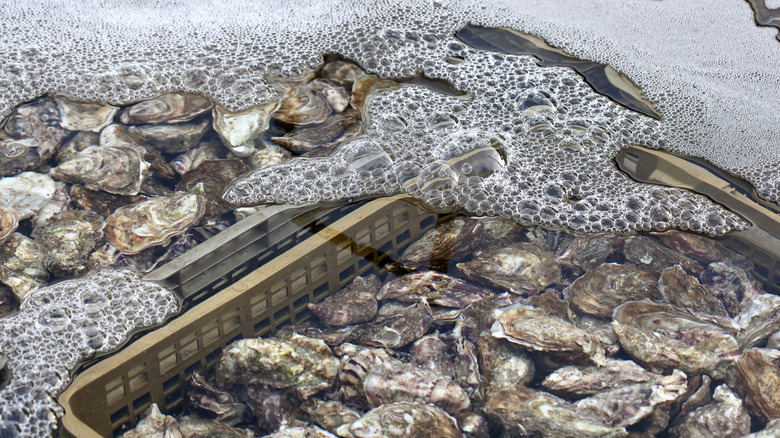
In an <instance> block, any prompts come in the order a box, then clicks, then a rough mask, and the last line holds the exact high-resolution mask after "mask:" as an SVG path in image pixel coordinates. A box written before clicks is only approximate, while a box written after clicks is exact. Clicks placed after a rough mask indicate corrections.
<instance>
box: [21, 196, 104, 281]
mask: <svg viewBox="0 0 780 438" xmlns="http://www.w3.org/2000/svg"><path fill="white" fill-rule="evenodd" d="M103 226H104V219H103V217H102V216H100V215H99V214H97V213H95V212H93V211H87V210H71V211H66V212H65V213H62V214H61V215H59V216H56V217H55V218H53V219H52V220H51V221H50V222H49V223H48V224H47V225H45V226H44V227H43V228H42V229H41V230H39V231H38V235H37V237H36V241H38V242H39V243H40V247H41V251H42V252H43V254H44V257H43V263H44V265H46V268H47V269H48V270H49V272H51V273H52V274H54V275H55V276H57V277H65V276H71V275H80V274H83V273H84V272H85V271H86V270H87V260H88V259H89V255H90V254H91V253H92V251H93V250H94V249H95V248H96V247H97V246H98V244H99V243H100V241H101V240H102V239H103Z"/></svg>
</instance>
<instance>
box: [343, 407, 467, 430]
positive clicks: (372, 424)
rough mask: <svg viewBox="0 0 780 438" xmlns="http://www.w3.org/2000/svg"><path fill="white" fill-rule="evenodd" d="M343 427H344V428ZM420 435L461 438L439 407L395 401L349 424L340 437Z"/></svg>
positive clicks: (455, 425)
mask: <svg viewBox="0 0 780 438" xmlns="http://www.w3.org/2000/svg"><path fill="white" fill-rule="evenodd" d="M345 429H346V428H345ZM379 431H381V433H382V437H383V438H406V437H423V436H430V435H431V434H432V433H435V434H436V436H437V437H440V438H461V437H462V436H463V434H462V433H461V432H460V430H459V429H458V422H457V421H455V419H454V418H452V417H451V416H449V415H448V414H447V413H446V412H444V411H443V410H441V409H439V408H437V407H435V406H432V405H429V404H425V403H414V402H396V403H389V404H386V405H382V406H379V407H377V408H374V409H372V410H370V411H368V412H366V413H365V414H363V416H362V417H360V419H359V420H357V421H355V422H354V423H352V424H351V425H350V426H349V428H348V429H346V430H345V432H348V433H349V434H350V435H346V434H344V433H339V435H340V436H352V437H354V438H373V437H376V436H377V433H379Z"/></svg>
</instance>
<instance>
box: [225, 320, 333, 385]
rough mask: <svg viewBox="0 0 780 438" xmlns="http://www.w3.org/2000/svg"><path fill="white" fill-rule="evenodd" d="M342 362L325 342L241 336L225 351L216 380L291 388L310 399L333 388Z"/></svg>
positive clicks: (292, 336) (310, 339)
mask: <svg viewBox="0 0 780 438" xmlns="http://www.w3.org/2000/svg"><path fill="white" fill-rule="evenodd" d="M338 371H339V361H338V359H336V358H335V357H334V356H333V353H332V352H331V351H330V349H329V348H328V346H327V345H325V343H324V342H322V341H320V340H317V339H312V338H307V337H305V336H300V335H298V334H292V335H291V336H290V338H289V339H284V340H278V339H262V338H260V339H241V340H238V341H236V342H234V343H233V344H231V345H230V346H229V347H228V348H226V349H225V351H224V352H223V353H222V356H220V359H219V365H218V368H217V382H218V383H219V384H220V385H222V386H226V385H232V384H238V385H258V384H259V385H268V386H270V387H272V388H289V389H291V390H293V391H295V392H296V393H297V394H298V395H299V396H300V397H301V398H308V397H310V396H312V395H313V394H316V393H317V392H319V391H321V390H323V389H326V388H328V387H330V386H331V385H332V384H333V382H334V380H335V379H336V374H337V373H338Z"/></svg>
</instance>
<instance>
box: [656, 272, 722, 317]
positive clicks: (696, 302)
mask: <svg viewBox="0 0 780 438" xmlns="http://www.w3.org/2000/svg"><path fill="white" fill-rule="evenodd" d="M658 291H659V292H660V293H661V295H662V296H663V297H664V301H666V302H667V303H669V304H674V305H675V306H678V307H685V308H688V309H691V310H696V311H699V312H705V313H710V314H712V315H718V316H728V312H726V307H725V306H723V303H721V302H720V301H719V300H718V299H717V298H715V297H714V296H713V295H712V292H711V291H710V290H709V289H707V288H706V287H704V286H702V285H701V283H699V280H697V279H696V277H693V276H691V275H688V274H686V273H685V271H684V270H683V268H682V267H681V266H680V265H674V266H672V267H669V268H666V269H664V270H663V271H662V272H661V277H660V278H659V279H658Z"/></svg>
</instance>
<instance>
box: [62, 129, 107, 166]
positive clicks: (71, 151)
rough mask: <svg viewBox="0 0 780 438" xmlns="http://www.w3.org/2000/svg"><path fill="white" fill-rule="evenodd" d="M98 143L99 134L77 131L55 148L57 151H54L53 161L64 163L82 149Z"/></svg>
mask: <svg viewBox="0 0 780 438" xmlns="http://www.w3.org/2000/svg"><path fill="white" fill-rule="evenodd" d="M99 145H100V135H99V134H98V133H96V132H89V131H82V132H77V133H76V135H74V136H73V137H71V138H69V139H68V140H67V141H65V143H63V144H62V146H60V147H59V148H58V149H57V152H55V153H54V161H56V162H57V163H58V164H59V163H64V162H65V161H68V160H70V159H71V158H73V157H74V156H76V154H77V153H79V152H81V151H83V150H84V149H86V148H88V147H90V146H99Z"/></svg>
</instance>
